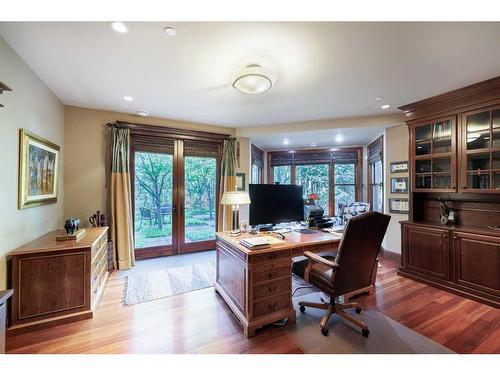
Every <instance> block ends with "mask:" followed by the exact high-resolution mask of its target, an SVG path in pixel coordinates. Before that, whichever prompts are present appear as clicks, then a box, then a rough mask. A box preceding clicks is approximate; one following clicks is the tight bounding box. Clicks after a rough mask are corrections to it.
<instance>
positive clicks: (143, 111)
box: [137, 110, 149, 117]
mask: <svg viewBox="0 0 500 375" xmlns="http://www.w3.org/2000/svg"><path fill="white" fill-rule="evenodd" d="M137 114H138V115H139V116H142V117H148V116H149V112H148V111H145V110H140V111H139V112H137Z"/></svg>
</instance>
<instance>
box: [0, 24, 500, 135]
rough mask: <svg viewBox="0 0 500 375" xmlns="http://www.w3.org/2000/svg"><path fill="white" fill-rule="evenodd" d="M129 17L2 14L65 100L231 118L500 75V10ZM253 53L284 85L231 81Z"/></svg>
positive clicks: (318, 109) (373, 104)
mask: <svg viewBox="0 0 500 375" xmlns="http://www.w3.org/2000/svg"><path fill="white" fill-rule="evenodd" d="M127 25H128V26H129V29H130V31H129V32H128V33H127V34H118V33H116V32H114V31H113V30H112V29H111V28H110V26H109V23H103V22H92V23H88V22H74V23H55V22H51V23H34V22H15V23H6V22H3V23H0V35H1V36H2V37H3V38H4V39H5V40H6V41H7V42H8V43H9V44H10V45H11V46H12V47H13V48H14V50H15V51H16V52H17V53H18V54H19V55H20V56H21V57H22V58H23V59H24V60H25V61H26V62H27V63H28V65H30V66H31V67H32V68H33V70H34V71H35V72H36V73H37V74H38V75H39V76H40V77H41V79H42V80H43V81H44V82H45V83H46V84H47V85H48V86H49V87H50V88H51V89H52V90H53V91H54V93H55V94H56V95H57V96H58V97H59V98H60V99H61V101H62V102H63V103H64V104H68V105H76V106H83V107H91V108H98V109H106V110H114V111H120V112H126V113H135V112H136V111H137V110H139V109H145V110H148V111H149V112H150V113H151V115H153V116H156V117H164V118H171V119H176V120H185V121H193V122H201V123H211V124H218V125H223V126H230V127H244V126H252V125H263V124H275V123H286V122H297V121H309V120H315V119H327V118H340V117H351V116H367V115H380V114H386V113H391V112H392V113H395V112H397V110H396V108H397V107H398V106H400V105H403V104H407V103H410V102H413V101H416V100H420V99H423V98H425V97H428V96H432V95H436V94H439V93H442V92H446V91H448V90H451V89H455V88H459V87H462V86H465V85H467V84H471V83H474V82H478V81H481V80H484V79H488V78H491V77H494V76H497V75H500V64H499V61H500V43H499V40H500V23H498V22H491V23H382V22H375V23H351V22H344V23H339V22H324V23H321V22H311V23H306V22H286V23H279V22H271V23H245V22H238V23H224V22H208V23H207V22H202V23H193V22H189V23H181V22H175V23H171V22H161V23H147V22H139V23H137V22H136V23H134V22H130V23H127ZM167 25H168V26H173V27H175V28H176V30H177V36H175V37H168V36H166V35H165V34H164V33H163V27H164V26H167ZM249 63H260V64H261V65H262V66H264V67H266V68H271V69H273V70H275V71H276V73H277V76H278V81H277V83H276V86H275V87H273V88H272V89H271V90H270V91H269V92H267V93H265V94H262V95H256V96H248V95H245V94H242V93H240V92H238V91H236V90H235V89H233V88H232V87H231V77H232V75H233V74H234V72H236V71H237V70H239V69H240V68H242V67H243V66H245V65H247V64H249ZM4 79H5V80H6V81H8V77H4ZM124 95H130V96H132V97H134V101H133V102H131V103H129V102H126V101H124V100H123V96H124ZM378 96H383V97H384V100H383V102H384V103H386V102H387V103H390V104H391V108H390V109H389V110H382V109H380V105H381V102H377V101H375V98H376V97H378Z"/></svg>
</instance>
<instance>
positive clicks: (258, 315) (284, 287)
mask: <svg viewBox="0 0 500 375" xmlns="http://www.w3.org/2000/svg"><path fill="white" fill-rule="evenodd" d="M246 237H252V235H250V234H248V233H244V234H241V235H240V236H237V237H232V236H230V235H229V232H221V233H217V234H216V238H217V240H216V249H217V260H216V264H217V266H216V268H217V270H216V281H215V290H216V291H217V292H218V293H219V294H220V295H221V296H222V298H223V299H224V301H226V303H227V305H228V306H229V307H230V309H231V310H232V311H233V313H234V314H235V315H236V317H237V318H238V319H239V320H240V322H241V324H242V326H243V329H244V332H245V336H246V337H251V336H254V335H255V330H256V329H258V328H260V327H262V326H264V325H265V324H269V323H272V322H275V321H277V320H279V319H283V318H288V321H289V322H293V321H295V310H294V308H293V305H292V258H293V257H296V256H300V255H302V254H303V253H304V251H311V252H316V253H317V252H323V251H334V250H336V249H337V248H338V246H339V243H340V240H341V238H342V237H341V235H333V234H329V233H325V232H321V231H317V232H316V233H312V234H301V233H297V232H290V233H286V234H285V240H284V241H283V243H280V244H275V245H272V247H271V248H267V249H262V250H250V249H247V248H246V247H244V246H242V245H240V244H239V241H240V240H241V239H242V238H246Z"/></svg>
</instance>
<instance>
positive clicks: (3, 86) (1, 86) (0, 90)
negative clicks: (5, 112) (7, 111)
mask: <svg viewBox="0 0 500 375" xmlns="http://www.w3.org/2000/svg"><path fill="white" fill-rule="evenodd" d="M4 91H12V89H11V88H10V87H9V86H7V85H6V84H5V83H3V82H2V81H0V95H1V94H3V92H4ZM0 107H4V105H3V104H1V103H0Z"/></svg>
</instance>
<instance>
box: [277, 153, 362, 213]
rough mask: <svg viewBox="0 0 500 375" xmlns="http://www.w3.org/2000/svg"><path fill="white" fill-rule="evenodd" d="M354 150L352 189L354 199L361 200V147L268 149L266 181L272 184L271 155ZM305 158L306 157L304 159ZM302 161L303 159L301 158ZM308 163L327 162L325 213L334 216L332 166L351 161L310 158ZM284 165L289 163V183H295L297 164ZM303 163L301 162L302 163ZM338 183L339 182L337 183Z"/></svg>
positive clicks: (301, 154)
mask: <svg viewBox="0 0 500 375" xmlns="http://www.w3.org/2000/svg"><path fill="white" fill-rule="evenodd" d="M336 151H337V152H356V155H357V157H356V162H355V163H354V164H355V182H354V189H355V199H356V201H361V200H362V181H363V147H342V148H335V149H330V148H321V149H314V150H303V149H297V150H288V151H268V153H267V181H268V183H269V184H274V166H273V165H272V164H273V157H277V156H278V157H279V156H281V157H283V156H286V155H287V154H294V155H300V156H301V157H306V156H307V155H313V154H318V153H322V152H332V153H335V152H336ZM305 160H307V158H306V159H305ZM302 161H303V162H304V159H303V160H302ZM309 164H328V166H329V168H328V178H329V184H328V185H329V207H328V208H329V212H327V214H328V215H329V216H334V215H335V206H336V202H335V184H334V182H335V181H334V177H335V176H334V168H335V167H334V166H335V165H336V164H351V163H346V162H335V161H334V160H330V162H328V163H327V162H315V161H314V160H311V162H310V163H309ZM284 165H290V167H291V173H290V175H291V178H290V183H291V184H296V181H297V180H296V167H297V165H298V164H294V163H293V162H292V163H290V164H284ZM302 165H303V164H302ZM337 185H340V184H337ZM347 185H353V184H347Z"/></svg>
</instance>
